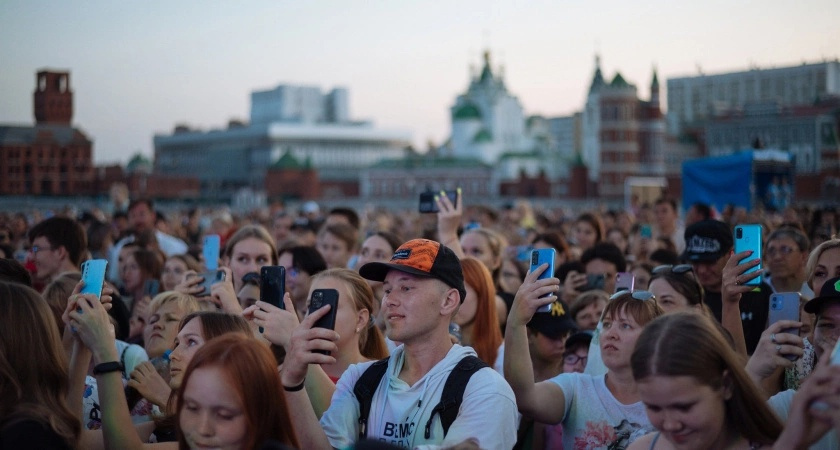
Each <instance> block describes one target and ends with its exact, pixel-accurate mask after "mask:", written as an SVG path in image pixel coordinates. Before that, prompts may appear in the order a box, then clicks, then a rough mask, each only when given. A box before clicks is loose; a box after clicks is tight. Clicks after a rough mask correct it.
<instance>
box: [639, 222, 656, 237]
mask: <svg viewBox="0 0 840 450" xmlns="http://www.w3.org/2000/svg"><path fill="white" fill-rule="evenodd" d="M639 235H641V236H642V237H643V238H648V239H652V238H653V229H652V228H651V227H650V225H648V224H644V225H642V227H641V228H640V229H639Z"/></svg>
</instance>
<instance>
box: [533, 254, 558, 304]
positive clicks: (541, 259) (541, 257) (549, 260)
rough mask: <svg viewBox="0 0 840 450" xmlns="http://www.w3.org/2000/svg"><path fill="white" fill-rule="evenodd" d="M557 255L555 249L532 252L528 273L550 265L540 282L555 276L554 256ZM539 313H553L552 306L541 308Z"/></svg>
mask: <svg viewBox="0 0 840 450" xmlns="http://www.w3.org/2000/svg"><path fill="white" fill-rule="evenodd" d="M556 253H557V251H556V250H554V249H553V248H538V249H534V250H532V251H531V267H530V269H528V272H529V273H530V272H534V271H535V270H537V269H538V268H539V267H540V266H542V265H543V264H548V267H547V268H546V269H545V271H543V273H541V274H540V276H539V277H538V278H537V279H538V280H544V279H546V278H551V277H553V276H554V256H555V254H556ZM549 295H551V294H545V295H543V296H542V297H548V296H549ZM537 312H538V313H540V312H542V313H546V312H551V304H550V303H549V304H548V305H545V306H541V307H540V308H539V309H537Z"/></svg>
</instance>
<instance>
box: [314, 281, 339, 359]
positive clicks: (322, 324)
mask: <svg viewBox="0 0 840 450" xmlns="http://www.w3.org/2000/svg"><path fill="white" fill-rule="evenodd" d="M325 305H331V308H330V311H329V312H328V313H327V315H326V316H324V317H321V318H320V319H318V321H316V322H315V324H314V325H312V328H316V327H317V328H327V329H330V330H334V329H335V316H336V314H338V291H337V290H335V289H315V290H314V291H312V297H311V298H310V299H309V314H312V313H313V312H315V311H317V310H319V309H321V308H322V307H324V306H325ZM315 352H316V353H322V354H325V355H329V354H330V352H329V351H326V350H315Z"/></svg>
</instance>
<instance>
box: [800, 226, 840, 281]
mask: <svg viewBox="0 0 840 450" xmlns="http://www.w3.org/2000/svg"><path fill="white" fill-rule="evenodd" d="M838 247H840V239H838V238H833V239H829V240H827V241H825V242H823V243H822V244H820V245H818V246H816V247H814V249H813V250H811V254H810V255H808V262H807V263H805V276H806V277H808V287H810V288H811V289H813V288H814V270H815V269H816V268H817V262H818V261H819V260H820V256H822V254H823V253H825V252H826V251H828V250H831V249H833V248H838Z"/></svg>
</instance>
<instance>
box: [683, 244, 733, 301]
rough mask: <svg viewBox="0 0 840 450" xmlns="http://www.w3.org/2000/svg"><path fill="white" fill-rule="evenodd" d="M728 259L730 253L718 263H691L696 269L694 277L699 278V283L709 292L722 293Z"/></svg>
mask: <svg viewBox="0 0 840 450" xmlns="http://www.w3.org/2000/svg"><path fill="white" fill-rule="evenodd" d="M728 259H729V252H727V253H725V254H724V255H723V256H721V257H720V258H718V260H717V261H712V262H693V263H691V267H692V268H694V275H696V276H697V281H698V282H699V283H700V285H702V286H703V289H705V290H707V291H709V292H720V290H721V284H722V283H723V266H725V265H726V261H727V260H728Z"/></svg>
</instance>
